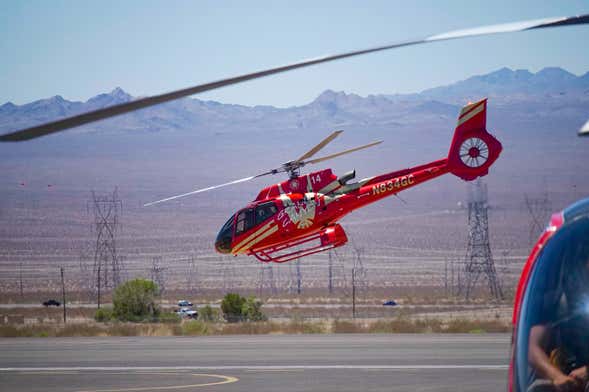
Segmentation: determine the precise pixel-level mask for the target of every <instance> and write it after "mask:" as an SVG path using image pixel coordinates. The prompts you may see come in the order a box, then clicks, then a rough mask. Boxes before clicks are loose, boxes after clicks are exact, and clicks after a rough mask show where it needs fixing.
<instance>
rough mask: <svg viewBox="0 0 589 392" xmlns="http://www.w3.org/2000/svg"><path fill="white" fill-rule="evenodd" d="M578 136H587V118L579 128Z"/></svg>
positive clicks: (588, 131)
mask: <svg viewBox="0 0 589 392" xmlns="http://www.w3.org/2000/svg"><path fill="white" fill-rule="evenodd" d="M579 136H589V120H588V121H587V122H586V123H585V125H583V127H582V128H581V129H579Z"/></svg>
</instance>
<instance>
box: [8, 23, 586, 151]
mask: <svg viewBox="0 0 589 392" xmlns="http://www.w3.org/2000/svg"><path fill="white" fill-rule="evenodd" d="M588 23H589V14H586V15H580V16H569V17H556V18H547V19H538V20H529V21H522V22H514V23H507V24H499V25H491V26H484V27H476V28H471V29H464V30H455V31H451V32H447V33H442V34H436V35H432V36H428V37H424V38H419V39H415V40H409V41H402V42H397V43H392V44H388V45H383V46H376V47H373V48H368V49H360V50H355V51H351V52H344V53H339V54H334V55H328V56H323V57H318V58H314V59H309V60H303V61H300V62H296V63H292V64H288V65H283V66H280V67H275V68H270V69H266V70H262V71H258V72H252V73H247V74H243V75H239V76H234V77H230V78H226V79H221V80H218V81H215V82H210V83H205V84H200V85H197V86H194V87H188V88H185V89H182V90H176V91H172V92H169V93H165V94H160V95H155V96H152V97H146V98H138V99H136V100H134V101H131V102H126V103H122V104H119V105H114V106H110V107H107V108H103V109H98V110H94V111H92V112H88V113H83V114H79V115H76V116H72V117H68V118H64V119H61V120H57V121H52V122H49V123H46V124H42V125H37V126H33V127H30V128H26V129H23V130H19V131H15V132H11V133H7V134H4V135H0V141H3V142H9V141H10V142H15V141H23V140H29V139H34V138H37V137H40V136H44V135H49V134H52V133H56V132H60V131H63V130H65V129H69V128H74V127H78V126H80V125H84V124H88V123H91V122H94V121H99V120H103V119H106V118H110V117H114V116H118V115H121V114H124V113H129V112H132V111H135V110H139V109H143V108H146V107H149V106H153V105H157V104H160V103H164V102H168V101H172V100H175V99H179V98H182V97H187V96H190V95H194V94H197V93H202V92H205V91H210V90H215V89H218V88H220V87H224V86H230V85H233V84H237V83H241V82H245V81H248V80H253V79H258V78H262V77H265V76H269V75H274V74H278V73H282V72H287V71H291V70H294V69H297V68H303V67H308V66H311V65H316V64H321V63H327V62H330V61H335V60H341V59H344V58H348V57H354V56H360V55H364V54H368V53H373V52H380V51H383V50H389V49H395V48H400V47H404V46H411V45H419V44H426V43H429V42H436V41H445V40H452V39H459V38H467V37H475V36H481V35H489V34H499V33H512V32H518V31H525V30H533V29H541V28H548V27H559V26H571V25H580V24H588Z"/></svg>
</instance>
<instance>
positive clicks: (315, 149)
mask: <svg viewBox="0 0 589 392" xmlns="http://www.w3.org/2000/svg"><path fill="white" fill-rule="evenodd" d="M342 132H343V131H334V132H333V133H332V134H331V135H329V136H328V137H326V138H325V139H323V140H322V141H321V143H319V144H318V145H316V146H315V147H313V148H312V149H310V150H309V151H307V152H306V153H305V154H303V156H301V157H300V158H299V159H297V161H304V160H305V159H307V158H310V157H312V156H313V155H315V154H317V152H318V151H319V150H321V149H322V148H323V147H325V146H327V144H329V143H331V142H332V141H333V139H335V138H336V137H338V136H339V135H340V133H342Z"/></svg>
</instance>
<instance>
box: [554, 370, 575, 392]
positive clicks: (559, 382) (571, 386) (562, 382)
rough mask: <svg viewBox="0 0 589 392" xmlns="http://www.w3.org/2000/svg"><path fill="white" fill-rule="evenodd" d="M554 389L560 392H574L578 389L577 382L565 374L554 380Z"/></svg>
mask: <svg viewBox="0 0 589 392" xmlns="http://www.w3.org/2000/svg"><path fill="white" fill-rule="evenodd" d="M552 382H553V383H554V387H555V388H556V390H557V391H559V392H561V391H562V392H573V391H575V390H576V388H577V382H576V380H575V379H574V378H572V377H569V376H565V375H564V374H562V375H559V376H558V377H556V378H555V379H554V380H552Z"/></svg>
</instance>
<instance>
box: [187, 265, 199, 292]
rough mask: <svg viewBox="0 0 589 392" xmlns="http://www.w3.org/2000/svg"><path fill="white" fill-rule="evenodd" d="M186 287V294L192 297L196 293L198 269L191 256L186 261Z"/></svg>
mask: <svg viewBox="0 0 589 392" xmlns="http://www.w3.org/2000/svg"><path fill="white" fill-rule="evenodd" d="M186 286H188V287H187V288H188V292H189V293H190V294H191V295H194V294H196V293H197V292H198V268H197V267H196V263H195V261H194V256H191V257H190V259H189V260H188V273H187V274H186Z"/></svg>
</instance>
